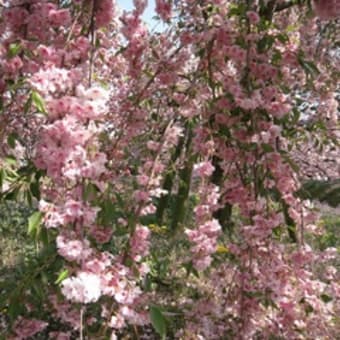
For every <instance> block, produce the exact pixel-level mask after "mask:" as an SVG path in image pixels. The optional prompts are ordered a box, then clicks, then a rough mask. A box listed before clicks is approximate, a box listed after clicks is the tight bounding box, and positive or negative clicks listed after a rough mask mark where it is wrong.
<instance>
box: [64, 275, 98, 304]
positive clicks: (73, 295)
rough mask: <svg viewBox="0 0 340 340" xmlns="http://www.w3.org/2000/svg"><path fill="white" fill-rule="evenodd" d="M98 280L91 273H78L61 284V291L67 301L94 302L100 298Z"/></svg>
mask: <svg viewBox="0 0 340 340" xmlns="http://www.w3.org/2000/svg"><path fill="white" fill-rule="evenodd" d="M100 287H101V285H100V278H99V277H98V276H97V275H95V274H92V273H88V272H80V273H78V275H77V276H75V277H70V278H67V279H65V280H64V281H63V282H62V288H61V291H62V293H63V294H64V295H65V297H66V298H67V299H68V300H71V301H74V302H79V303H90V302H96V301H97V300H98V299H99V298H100V296H101V288H100Z"/></svg>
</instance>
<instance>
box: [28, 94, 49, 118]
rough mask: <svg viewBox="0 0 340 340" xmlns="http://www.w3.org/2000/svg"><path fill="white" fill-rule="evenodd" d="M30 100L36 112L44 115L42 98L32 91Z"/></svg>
mask: <svg viewBox="0 0 340 340" xmlns="http://www.w3.org/2000/svg"><path fill="white" fill-rule="evenodd" d="M31 98H32V101H33V104H34V105H35V107H36V108H37V110H38V111H39V112H42V113H46V109H45V101H44V99H43V97H41V95H40V94H39V93H38V92H36V91H32V94H31Z"/></svg>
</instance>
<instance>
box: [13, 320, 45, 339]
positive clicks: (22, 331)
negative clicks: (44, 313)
mask: <svg viewBox="0 0 340 340" xmlns="http://www.w3.org/2000/svg"><path fill="white" fill-rule="evenodd" d="M47 325H48V323H47V322H45V321H41V320H36V319H24V318H22V317H19V318H18V319H17V320H16V322H15V323H14V325H13V330H14V332H15V334H16V335H17V337H16V339H17V340H20V339H23V340H24V339H27V338H30V337H31V336H33V335H35V334H37V333H39V332H41V331H42V330H43V329H44V328H46V327H47Z"/></svg>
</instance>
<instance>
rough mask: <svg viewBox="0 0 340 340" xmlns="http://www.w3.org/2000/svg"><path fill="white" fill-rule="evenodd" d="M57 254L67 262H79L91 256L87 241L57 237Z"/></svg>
mask: <svg viewBox="0 0 340 340" xmlns="http://www.w3.org/2000/svg"><path fill="white" fill-rule="evenodd" d="M56 242H57V248H58V254H59V255H61V256H62V257H64V258H65V259H66V260H68V261H77V262H80V261H82V260H83V259H86V258H87V257H89V255H90V254H91V249H90V247H89V246H90V244H89V241H87V240H84V241H80V240H72V239H67V238H66V237H65V236H62V235H59V236H57V239H56Z"/></svg>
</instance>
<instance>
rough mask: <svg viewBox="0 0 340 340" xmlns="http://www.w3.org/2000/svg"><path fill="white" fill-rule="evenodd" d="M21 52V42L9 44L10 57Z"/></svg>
mask: <svg viewBox="0 0 340 340" xmlns="http://www.w3.org/2000/svg"><path fill="white" fill-rule="evenodd" d="M20 52H21V45H20V44H19V43H12V44H10V45H9V49H8V56H9V57H10V58H13V57H15V56H16V55H18V54H19V53H20Z"/></svg>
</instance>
